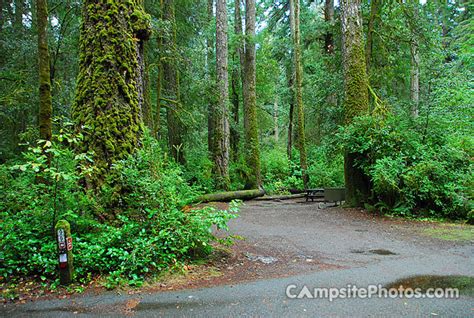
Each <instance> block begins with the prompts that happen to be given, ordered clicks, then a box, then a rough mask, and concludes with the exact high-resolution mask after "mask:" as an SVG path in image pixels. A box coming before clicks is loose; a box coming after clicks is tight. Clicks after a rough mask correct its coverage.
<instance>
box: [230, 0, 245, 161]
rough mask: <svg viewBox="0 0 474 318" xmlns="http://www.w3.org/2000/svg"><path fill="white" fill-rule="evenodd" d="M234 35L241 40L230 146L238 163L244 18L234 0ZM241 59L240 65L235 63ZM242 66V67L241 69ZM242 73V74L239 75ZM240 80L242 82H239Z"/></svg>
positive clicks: (235, 71)
mask: <svg viewBox="0 0 474 318" xmlns="http://www.w3.org/2000/svg"><path fill="white" fill-rule="evenodd" d="M234 34H235V36H236V37H237V38H238V39H239V41H238V43H237V45H236V47H235V51H234V54H233V60H234V63H233V65H234V68H233V69H232V119H233V123H232V125H231V131H230V145H231V148H232V160H233V161H237V160H238V157H239V143H240V135H239V108H240V107H239V106H240V105H239V104H240V103H239V89H238V87H239V83H240V81H241V80H242V77H241V76H242V74H243V72H242V68H243V52H242V45H241V42H240V39H241V37H242V18H241V16H240V0H234ZM235 59H239V63H236V62H235ZM239 66H240V67H239ZM239 71H240V74H239ZM239 79H240V80H239Z"/></svg>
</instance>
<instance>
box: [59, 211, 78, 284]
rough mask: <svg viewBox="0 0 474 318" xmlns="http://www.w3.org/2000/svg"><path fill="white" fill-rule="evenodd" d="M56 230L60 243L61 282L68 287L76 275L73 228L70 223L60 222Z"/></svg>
mask: <svg viewBox="0 0 474 318" xmlns="http://www.w3.org/2000/svg"><path fill="white" fill-rule="evenodd" d="M55 230H56V237H57V241H58V254H59V256H58V259H59V280H60V283H61V285H68V284H70V283H71V282H72V277H73V274H74V268H73V258H72V236H71V226H70V225H69V222H68V221H66V220H59V221H58V223H56V226H55Z"/></svg>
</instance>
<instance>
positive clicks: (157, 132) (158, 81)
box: [153, 0, 164, 139]
mask: <svg viewBox="0 0 474 318" xmlns="http://www.w3.org/2000/svg"><path fill="white" fill-rule="evenodd" d="M163 7H164V4H163V0H160V19H161V20H163ZM156 41H157V45H158V61H157V63H156V64H157V68H158V77H157V79H156V108H155V116H154V118H153V121H154V124H153V135H154V136H155V137H156V138H157V139H160V138H161V135H160V128H161V90H162V89H163V63H162V61H161V60H162V58H163V36H162V34H158V35H157V37H156Z"/></svg>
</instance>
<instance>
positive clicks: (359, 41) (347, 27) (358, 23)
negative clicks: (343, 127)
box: [341, 0, 369, 206]
mask: <svg viewBox="0 0 474 318" xmlns="http://www.w3.org/2000/svg"><path fill="white" fill-rule="evenodd" d="M341 8H342V11H341V22H342V23H341V24H342V47H343V52H342V53H343V54H342V56H343V63H344V89H345V100H344V110H345V121H346V123H350V122H351V121H352V119H353V118H354V117H356V116H359V115H363V114H366V113H367V112H368V111H369V96H368V78H367V72H366V64H365V58H366V57H365V50H364V42H363V35H362V31H363V30H362V17H361V12H360V0H342V2H341ZM356 156H357V155H356V154H353V153H349V152H346V154H345V157H344V177H345V183H346V204H347V205H349V206H362V205H363V203H364V202H365V201H366V200H367V198H368V193H369V182H368V181H369V180H368V178H367V176H366V175H365V174H364V173H363V171H362V170H361V169H360V168H357V167H356V166H355V159H356Z"/></svg>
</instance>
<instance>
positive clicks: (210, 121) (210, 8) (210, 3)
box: [206, 0, 216, 158]
mask: <svg viewBox="0 0 474 318" xmlns="http://www.w3.org/2000/svg"><path fill="white" fill-rule="evenodd" d="M206 18H207V26H208V28H210V27H211V24H212V19H213V18H214V0H207V16H206ZM206 46H207V49H206V68H207V70H206V79H207V81H208V83H211V77H212V76H211V74H212V73H213V71H212V69H213V68H212V67H211V61H212V60H213V53H214V52H213V50H214V49H213V48H214V41H213V36H212V32H210V31H209V32H208V34H207V37H206ZM208 94H209V96H208V97H209V99H208V104H207V150H208V152H209V155H210V157H211V158H213V157H214V108H215V107H216V105H215V101H214V98H213V91H212V89H211V91H210V92H208Z"/></svg>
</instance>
